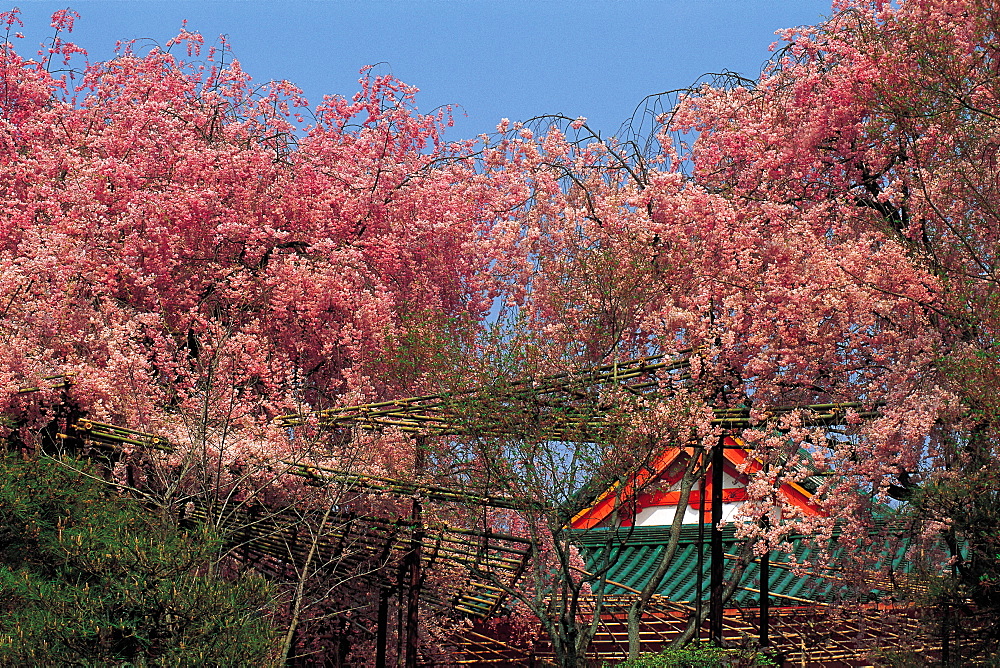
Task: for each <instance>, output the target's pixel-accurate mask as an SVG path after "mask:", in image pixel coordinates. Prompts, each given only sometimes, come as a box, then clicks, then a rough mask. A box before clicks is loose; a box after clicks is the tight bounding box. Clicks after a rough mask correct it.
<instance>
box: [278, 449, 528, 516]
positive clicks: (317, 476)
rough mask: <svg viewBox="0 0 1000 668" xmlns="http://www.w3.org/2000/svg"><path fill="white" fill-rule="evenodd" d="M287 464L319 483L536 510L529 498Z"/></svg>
mask: <svg viewBox="0 0 1000 668" xmlns="http://www.w3.org/2000/svg"><path fill="white" fill-rule="evenodd" d="M282 464H284V465H286V466H288V467H289V473H292V474H294V475H299V476H303V477H306V478H311V479H313V480H317V481H321V482H340V483H342V484H344V485H348V486H351V487H359V488H364V489H371V490H375V491H379V492H392V493H396V494H400V495H403V496H408V495H412V494H420V495H422V496H425V497H427V498H429V499H434V500H436V501H453V502H463V503H474V504H477V505H482V506H488V507H492V508H507V509H511V510H527V509H533V510H538V509H540V504H538V503H535V502H532V501H529V500H521V499H514V498H510V497H503V496H493V495H489V496H480V495H477V494H469V493H467V492H463V491H461V490H456V489H449V488H447V487H438V486H435V485H423V484H418V483H410V482H404V481H400V480H393V479H391V478H380V477H376V476H368V475H360V474H356V473H347V472H345V471H338V470H336V469H330V468H326V467H322V466H309V465H306V464H301V463H296V462H288V461H285V462H282Z"/></svg>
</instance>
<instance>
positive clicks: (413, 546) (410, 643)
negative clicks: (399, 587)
mask: <svg viewBox="0 0 1000 668" xmlns="http://www.w3.org/2000/svg"><path fill="white" fill-rule="evenodd" d="M415 446H416V450H415V452H414V458H413V468H414V473H415V474H416V475H417V476H419V475H420V474H421V473H423V471H424V451H425V449H426V446H427V439H426V437H424V436H418V437H417V440H416V443H415ZM410 520H411V522H412V523H413V534H412V537H411V539H410V552H409V554H408V555H407V560H408V561H409V574H410V581H409V586H408V587H407V591H406V663H405V665H406V668H416V667H417V649H418V647H419V646H420V642H419V633H418V631H419V628H420V619H419V615H420V583H421V580H422V579H423V578H422V577H421V573H420V552H421V547H422V546H423V544H424V526H423V518H422V516H421V508H420V501H419V500H418V499H413V510H412V512H411V514H410Z"/></svg>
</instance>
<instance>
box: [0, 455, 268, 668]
mask: <svg viewBox="0 0 1000 668" xmlns="http://www.w3.org/2000/svg"><path fill="white" fill-rule="evenodd" d="M217 547H218V543H217V541H215V540H214V539H213V537H212V536H211V534H210V532H208V531H207V530H205V529H199V530H193V531H182V530H180V529H178V528H177V527H176V526H173V525H172V524H171V523H169V522H165V521H162V520H160V519H159V518H157V517H156V516H155V515H153V514H152V513H150V512H148V511H147V510H146V509H144V508H143V507H142V506H140V505H139V504H138V503H136V502H135V501H134V500H132V499H130V498H125V497H122V496H119V495H118V494H116V493H114V491H113V490H112V489H111V488H110V486H109V485H107V484H105V483H104V482H103V481H101V480H100V479H99V478H98V477H96V476H93V475H91V474H89V473H88V469H87V464H86V463H85V462H79V461H70V460H66V461H63V462H57V461H53V460H49V459H44V458H43V459H40V460H37V461H28V460H22V459H19V458H15V457H12V456H9V455H6V456H3V457H0V665H7V666H10V665H18V666H20V665H101V666H107V665H121V666H124V665H130V666H148V665H156V666H194V665H215V666H242V665H263V664H266V663H267V662H268V661H269V658H270V656H271V654H272V651H273V647H274V637H275V632H274V630H273V629H272V627H271V624H270V623H269V621H268V618H267V615H266V612H267V607H268V602H269V601H270V598H271V596H270V592H269V590H268V587H267V586H266V584H265V583H264V582H263V581H262V580H261V579H260V578H257V577H247V578H242V579H239V580H236V581H233V582H228V581H225V580H222V579H220V578H217V577H211V576H207V575H204V572H205V570H206V566H207V565H208V564H210V563H211V562H212V558H213V556H214V555H215V554H216V550H217Z"/></svg>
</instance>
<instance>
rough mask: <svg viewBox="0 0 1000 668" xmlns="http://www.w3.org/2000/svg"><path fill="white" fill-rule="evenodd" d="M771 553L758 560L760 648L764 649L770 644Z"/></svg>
mask: <svg viewBox="0 0 1000 668" xmlns="http://www.w3.org/2000/svg"><path fill="white" fill-rule="evenodd" d="M770 631H771V553H770V552H766V553H765V554H764V555H762V556H761V558H760V647H761V649H766V648H767V646H768V645H770V644H771V640H770V638H768V634H769V633H770Z"/></svg>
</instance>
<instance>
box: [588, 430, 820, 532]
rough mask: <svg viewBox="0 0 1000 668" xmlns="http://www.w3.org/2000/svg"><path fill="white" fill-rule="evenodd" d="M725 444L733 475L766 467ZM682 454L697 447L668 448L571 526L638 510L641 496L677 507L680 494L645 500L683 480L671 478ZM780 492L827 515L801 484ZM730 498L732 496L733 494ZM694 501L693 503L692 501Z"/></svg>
mask: <svg viewBox="0 0 1000 668" xmlns="http://www.w3.org/2000/svg"><path fill="white" fill-rule="evenodd" d="M723 443H724V445H725V449H724V450H723V456H724V457H725V464H726V467H725V468H726V469H730V471H729V472H730V473H731V474H735V475H734V476H733V477H736V478H741V477H742V478H745V475H746V474H752V473H756V472H758V471H760V470H761V468H763V467H762V466H761V464H760V462H758V461H757V460H756V459H754V458H753V457H752V456H751V454H750V452H749V451H748V450H746V449H744V448H742V447H740V446H742V445H743V442H742V441H740V440H739V439H737V438H734V437H730V436H727V437H725V440H724V441H723ZM682 454H688V455H693V454H694V448H690V447H688V448H679V447H673V448H667V449H665V450H664V451H663V452H662V453H661V454H660V455H659V456H657V457H656V458H655V459H654V460H653V461H652V462H651V463H650V464H649V466H645V467H643V468H642V469H640V470H639V472H638V473H635V474H633V475H632V476H631V477H630V478H629V479H628V480H627V481H626V482H625V483H624V484H615V485H613V486H612V487H611V488H609V489H608V490H606V491H605V492H603V493H602V494H601V495H600V496H599V497H597V500H596V501H595V502H594V504H593V505H591V506H590V507H589V508H586V509H584V510H582V511H580V512H579V513H577V514H576V516H575V517H574V518H573V519H572V520H571V521H570V525H571V526H572V527H573V528H574V529H590V528H592V527H595V526H597V525H598V524H600V523H601V522H603V521H604V520H605V519H607V518H608V517H609V516H610V515H611V514H612V513H613V512H614V510H615V509H616V508H618V509H622V508H634V507H636V505H637V502H639V501H640V497H644V498H642V501H645V503H640V504H638V505H642V506H648V505H663V506H669V505H676V504H677V502H678V501H679V500H680V499H679V496H680V495H679V494H678V493H676V492H659V493H656V494H655V495H653V498H645V497H648V496H650V495H647V494H645V493H644V491H643V490H645V489H646V488H647V487H648V486H649V485H650V484H652V483H653V482H657V481H662V482H665V483H667V484H670V485H672V484H673V483H676V482H677V481H678V480H680V475H678V474H676V473H675V474H674V475H670V474H669V469H670V466H671V464H673V463H674V462H675V461H677V459H678V457H680V456H681V455H682ZM744 465H745V468H744V469H743V470H744V471H745V473H743V474H741V473H739V468H738V467H740V466H744ZM727 491H731V490H727ZM779 493H780V494H781V496H782V497H783V498H784V499H785V500H786V501H787V502H788V503H789V504H791V505H793V506H796V507H797V508H799V509H800V510H802V511H803V512H804V513H806V514H807V515H823V514H825V513H823V511H822V510H820V509H819V508H817V507H816V506H815V505H814V504H813V503H812V501H811V497H812V494H811V493H810V492H808V491H807V490H806V489H805V488H803V487H802V486H801V485H798V484H796V483H784V484H782V485H781V488H780V489H779ZM730 496H732V495H731V494H730ZM744 498H745V497H744ZM737 500H742V499H737V498H735V497H734V498H731V499H727V502H728V501H737ZM690 502H691V500H690V499H689V503H690Z"/></svg>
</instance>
